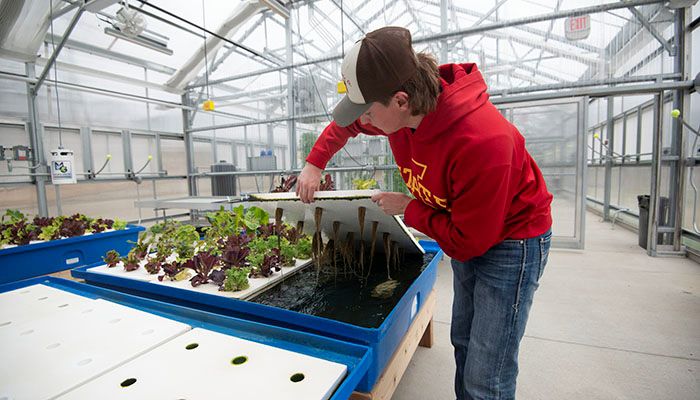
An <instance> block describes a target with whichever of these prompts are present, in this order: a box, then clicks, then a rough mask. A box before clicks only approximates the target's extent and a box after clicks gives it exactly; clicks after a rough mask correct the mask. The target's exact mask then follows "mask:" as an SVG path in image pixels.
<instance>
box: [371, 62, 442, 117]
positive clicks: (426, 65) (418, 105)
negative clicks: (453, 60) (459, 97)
mask: <svg viewBox="0 0 700 400" xmlns="http://www.w3.org/2000/svg"><path fill="white" fill-rule="evenodd" d="M416 57H417V59H418V69H417V70H416V73H415V74H414V75H413V77H412V78H411V79H409V80H408V81H406V82H405V83H404V84H403V85H402V86H401V88H400V89H399V90H397V92H406V94H408V104H409V105H410V107H411V115H414V116H415V115H425V114H428V113H431V112H433V111H435V108H437V102H438V96H440V72H439V70H438V64H437V61H436V60H435V57H434V56H433V55H432V54H429V53H422V52H421V53H418V54H416ZM395 93H396V92H394V94H395ZM392 97H393V94H392V96H391V97H389V98H387V99H385V100H384V101H382V102H381V103H382V104H383V105H385V106H387V105H389V102H390V101H391V98H392Z"/></svg>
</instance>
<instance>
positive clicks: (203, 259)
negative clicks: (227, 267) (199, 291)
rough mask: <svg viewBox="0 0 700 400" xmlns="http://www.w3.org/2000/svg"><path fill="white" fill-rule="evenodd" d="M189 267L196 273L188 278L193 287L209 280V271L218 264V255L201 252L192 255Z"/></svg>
mask: <svg viewBox="0 0 700 400" xmlns="http://www.w3.org/2000/svg"><path fill="white" fill-rule="evenodd" d="M192 261H193V262H192V264H191V266H190V268H192V269H193V270H194V272H195V273H196V275H195V276H193V277H192V279H190V283H192V286H193V287H197V286H199V285H201V284H204V283H208V282H209V273H210V272H211V271H212V270H213V269H214V267H215V266H217V265H218V264H219V261H220V260H219V257H217V256H216V255H214V254H211V253H207V252H202V253H199V254H197V255H196V256H194V258H193V260H192Z"/></svg>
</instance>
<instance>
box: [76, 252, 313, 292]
mask: <svg viewBox="0 0 700 400" xmlns="http://www.w3.org/2000/svg"><path fill="white" fill-rule="evenodd" d="M309 263H311V260H296V263H295V265H294V266H288V267H284V266H283V267H282V270H281V271H280V272H275V273H273V274H272V275H271V276H269V277H267V278H249V279H248V283H249V284H250V287H249V288H248V289H245V290H240V291H237V292H224V291H220V290H219V287H218V286H217V285H214V284H208V283H205V284H203V285H199V286H197V287H193V286H192V284H191V283H190V281H189V279H185V280H182V281H171V280H169V279H167V278H166V279H163V280H162V281H159V280H158V275H159V274H155V275H151V274H149V273H148V272H147V271H146V270H144V269H143V267H141V268H139V269H137V270H136V271H130V272H127V271H124V268H121V267H119V266H117V267H114V268H108V267H107V266H106V265H98V266H96V267H92V268H89V269H88V270H87V271H88V272H94V273H97V274H104V275H111V276H118V277H120V278H127V279H134V280H138V281H142V282H149V283H153V284H157V285H164V286H170V287H176V288H178V289H184V290H191V291H194V292H200V293H207V294H213V295H217V296H222V297H228V298H232V299H241V300H245V299H248V298H250V297H252V296H254V295H256V294H258V293H260V292H262V291H264V290H266V289H268V288H269V287H271V286H272V285H274V284H275V283H277V282H278V281H280V280H282V279H285V278H286V277H287V276H291V275H292V274H294V273H296V272H297V271H298V270H300V269H302V268H303V267H304V266H306V265H308V264H309Z"/></svg>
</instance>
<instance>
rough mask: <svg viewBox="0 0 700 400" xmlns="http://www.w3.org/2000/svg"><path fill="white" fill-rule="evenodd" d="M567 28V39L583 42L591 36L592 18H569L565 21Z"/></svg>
mask: <svg viewBox="0 0 700 400" xmlns="http://www.w3.org/2000/svg"><path fill="white" fill-rule="evenodd" d="M564 26H565V27H566V38H567V39H569V40H582V39H585V38H587V37H588V35H590V34H591V16H590V15H579V16H576V17H568V18H567V19H566V20H565V21H564Z"/></svg>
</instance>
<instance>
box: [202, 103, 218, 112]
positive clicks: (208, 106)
mask: <svg viewBox="0 0 700 400" xmlns="http://www.w3.org/2000/svg"><path fill="white" fill-rule="evenodd" d="M214 108H215V107H214V101H213V100H205V101H204V103H202V109H203V110H204V111H214Z"/></svg>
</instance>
